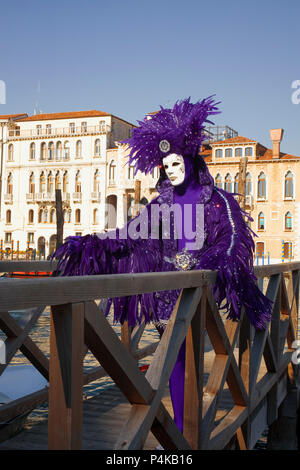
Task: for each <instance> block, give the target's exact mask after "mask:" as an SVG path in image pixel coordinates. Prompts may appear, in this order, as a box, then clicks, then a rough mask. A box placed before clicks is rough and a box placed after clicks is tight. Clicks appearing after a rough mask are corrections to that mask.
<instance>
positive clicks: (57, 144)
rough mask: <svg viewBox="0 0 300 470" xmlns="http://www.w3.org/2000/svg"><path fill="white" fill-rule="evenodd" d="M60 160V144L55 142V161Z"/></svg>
mask: <svg viewBox="0 0 300 470" xmlns="http://www.w3.org/2000/svg"><path fill="white" fill-rule="evenodd" d="M61 159H62V143H61V142H60V141H58V142H56V160H61Z"/></svg>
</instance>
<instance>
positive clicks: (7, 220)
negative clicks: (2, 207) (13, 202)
mask: <svg viewBox="0 0 300 470" xmlns="http://www.w3.org/2000/svg"><path fill="white" fill-rule="evenodd" d="M6 223H7V224H11V210H10V209H8V210H7V211H6Z"/></svg>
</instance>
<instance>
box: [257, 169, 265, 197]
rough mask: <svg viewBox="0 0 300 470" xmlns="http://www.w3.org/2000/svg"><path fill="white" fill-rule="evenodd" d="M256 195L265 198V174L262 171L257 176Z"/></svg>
mask: <svg viewBox="0 0 300 470" xmlns="http://www.w3.org/2000/svg"><path fill="white" fill-rule="evenodd" d="M257 197H258V198H259V199H265V198H266V175H265V174H264V172H263V171H262V172H261V173H260V175H259V177H258V186H257Z"/></svg>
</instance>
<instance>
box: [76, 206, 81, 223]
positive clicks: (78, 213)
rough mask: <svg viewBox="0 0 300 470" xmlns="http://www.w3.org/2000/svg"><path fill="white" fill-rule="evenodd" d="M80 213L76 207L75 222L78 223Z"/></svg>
mask: <svg viewBox="0 0 300 470" xmlns="http://www.w3.org/2000/svg"><path fill="white" fill-rule="evenodd" d="M80 219H81V213H80V209H76V211H75V224H80Z"/></svg>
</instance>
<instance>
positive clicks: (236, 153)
mask: <svg viewBox="0 0 300 470" xmlns="http://www.w3.org/2000/svg"><path fill="white" fill-rule="evenodd" d="M234 155H235V156H236V157H242V155H243V149H242V148H241V147H238V148H236V149H235V152H234Z"/></svg>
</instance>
